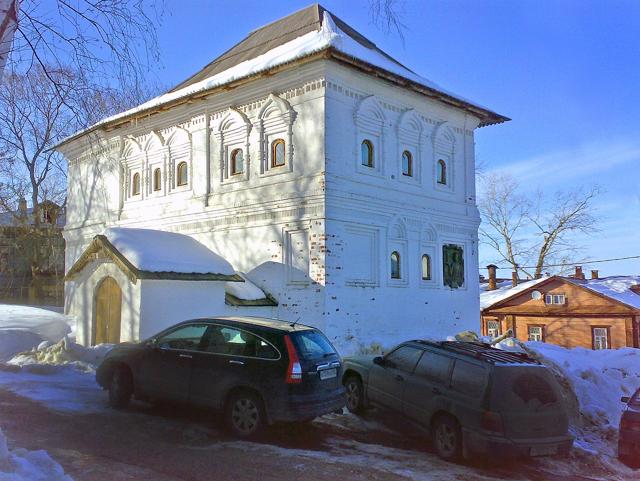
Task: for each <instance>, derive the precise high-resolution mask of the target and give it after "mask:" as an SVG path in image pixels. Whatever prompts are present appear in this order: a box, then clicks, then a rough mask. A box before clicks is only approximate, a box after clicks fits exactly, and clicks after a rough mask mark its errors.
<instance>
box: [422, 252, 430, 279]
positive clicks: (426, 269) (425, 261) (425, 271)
mask: <svg viewBox="0 0 640 481" xmlns="http://www.w3.org/2000/svg"><path fill="white" fill-rule="evenodd" d="M422 280H423V281H430V280H431V257H429V256H428V255H427V254H424V255H423V256H422Z"/></svg>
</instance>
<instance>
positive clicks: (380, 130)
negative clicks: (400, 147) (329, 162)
mask: <svg viewBox="0 0 640 481" xmlns="http://www.w3.org/2000/svg"><path fill="white" fill-rule="evenodd" d="M353 120H354V123H355V126H356V129H355V130H356V139H355V141H356V142H355V155H354V159H355V171H356V172H358V173H361V174H367V175H373V176H376V177H383V176H384V173H385V165H384V158H385V155H384V139H385V137H386V132H385V131H386V130H387V129H386V125H387V118H386V116H385V114H384V111H383V109H382V106H381V105H380V102H379V101H378V99H377V98H376V97H375V96H374V95H370V96H369V97H365V98H364V99H362V100H361V101H360V103H358V105H357V107H356V109H355V111H354V113H353ZM364 140H368V141H369V142H371V144H372V145H373V167H367V166H365V165H362V159H361V147H362V142H363V141H364Z"/></svg>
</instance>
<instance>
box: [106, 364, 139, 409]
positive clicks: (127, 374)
mask: <svg viewBox="0 0 640 481" xmlns="http://www.w3.org/2000/svg"><path fill="white" fill-rule="evenodd" d="M132 394H133V378H132V376H131V371H129V369H128V368H126V367H117V368H115V369H114V370H113V374H111V382H110V383H109V406H111V407H112V408H115V409H123V408H125V407H127V406H128V404H129V401H130V400H131V396H132Z"/></svg>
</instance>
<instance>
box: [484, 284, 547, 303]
mask: <svg viewBox="0 0 640 481" xmlns="http://www.w3.org/2000/svg"><path fill="white" fill-rule="evenodd" d="M547 279H548V277H542V278H540V279H532V280H530V281H525V282H521V283H520V284H518V285H517V286H515V287H513V286H512V283H511V281H505V282H504V283H502V284H503V285H502V286H498V288H497V289H495V290H493V291H489V290H488V287H489V285H488V284H483V285H481V286H480V310H482V309H485V308H487V307H489V306H491V305H493V304H495V303H496V302H500V301H503V300H505V299H508V298H509V297H511V296H513V295H515V294H518V293H520V292H523V291H526V290H527V289H529V288H530V287H533V286H535V285H537V284H540V283H541V282H543V281H546V280H547ZM483 289H484V290H483Z"/></svg>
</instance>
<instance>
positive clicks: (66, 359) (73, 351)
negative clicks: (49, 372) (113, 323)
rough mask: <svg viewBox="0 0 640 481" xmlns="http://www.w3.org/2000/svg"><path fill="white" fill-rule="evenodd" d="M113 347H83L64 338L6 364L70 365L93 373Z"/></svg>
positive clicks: (45, 343) (102, 345)
mask: <svg viewBox="0 0 640 481" xmlns="http://www.w3.org/2000/svg"><path fill="white" fill-rule="evenodd" d="M113 346H114V345H113V344H98V345H97V346H91V347H85V346H81V345H80V344H76V343H75V342H72V341H70V340H69V338H68V337H64V338H63V339H62V340H60V341H59V342H57V343H51V342H47V341H45V342H43V343H41V344H40V345H38V346H37V347H35V348H33V349H32V350H31V351H27V352H22V353H20V354H18V355H16V356H14V357H13V358H12V359H11V360H10V361H9V362H8V364H10V365H14V366H25V365H33V364H50V365H63V364H71V365H73V366H75V367H77V368H78V369H81V370H83V371H93V370H94V369H95V368H96V367H97V366H98V364H100V362H101V361H102V359H103V358H104V356H105V355H106V354H107V353H108V352H109V351H110V350H111V349H112V348H113Z"/></svg>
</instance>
